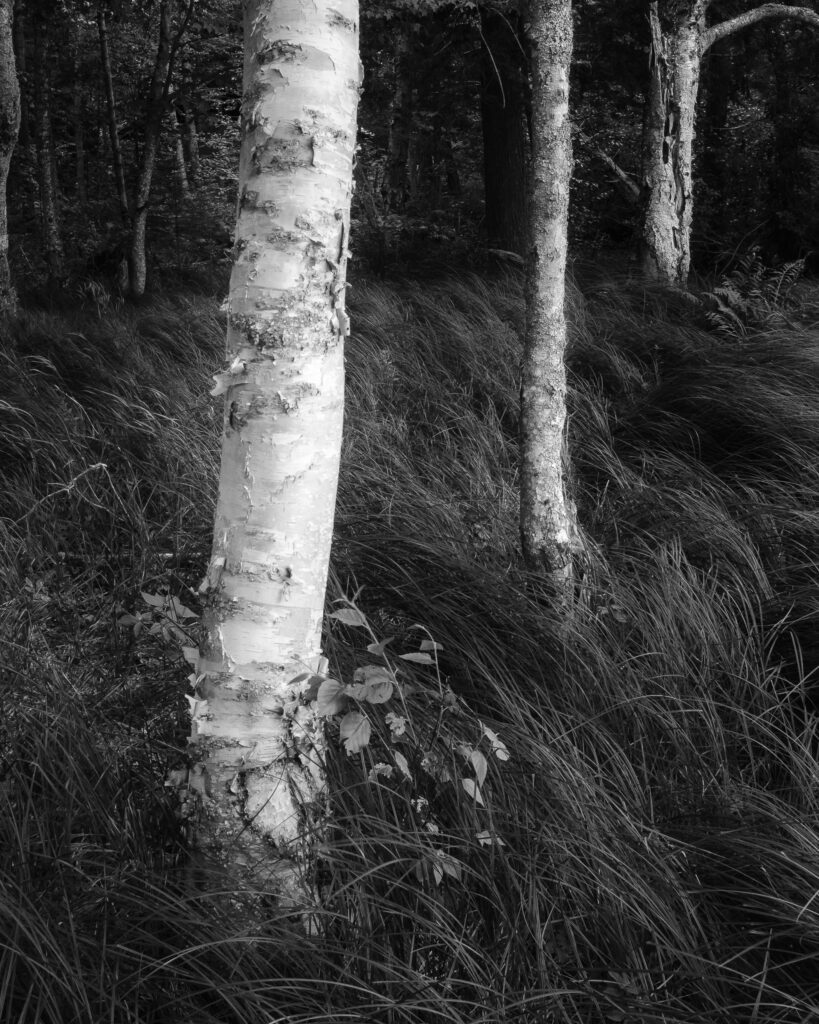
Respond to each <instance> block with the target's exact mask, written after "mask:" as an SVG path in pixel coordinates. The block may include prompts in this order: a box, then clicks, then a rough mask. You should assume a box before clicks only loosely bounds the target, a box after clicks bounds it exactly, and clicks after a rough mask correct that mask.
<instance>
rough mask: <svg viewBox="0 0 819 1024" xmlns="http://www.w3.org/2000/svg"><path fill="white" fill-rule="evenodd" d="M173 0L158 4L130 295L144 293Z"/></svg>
mask: <svg viewBox="0 0 819 1024" xmlns="http://www.w3.org/2000/svg"><path fill="white" fill-rule="evenodd" d="M172 6H173V0H162V3H161V4H160V7H159V43H158V45H157V50H156V60H155V61H154V70H153V74H152V76H151V85H150V89H149V92H148V103H147V107H146V118H145V136H144V139H143V148H142V160H141V162H140V166H139V175H138V177H137V184H136V190H135V193H134V213H133V223H132V227H131V252H130V271H131V282H130V291H131V295H133V296H134V297H135V298H139V297H140V296H141V295H144V294H145V286H146V283H147V277H148V274H147V266H146V259H145V233H146V229H147V225H148V201H149V200H150V197H151V182H152V180H153V174H154V165H155V164H156V152H157V148H158V146H159V136H160V132H161V128H162V117H163V114H164V108H165V101H166V97H167V92H168V88H169V85H170V74H171V9H172Z"/></svg>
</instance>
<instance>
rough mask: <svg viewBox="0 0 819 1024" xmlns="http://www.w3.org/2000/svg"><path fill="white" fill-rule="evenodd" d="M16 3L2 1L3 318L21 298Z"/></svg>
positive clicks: (0, 264)
mask: <svg viewBox="0 0 819 1024" xmlns="http://www.w3.org/2000/svg"><path fill="white" fill-rule="evenodd" d="M12 11H13V4H12V0H0V316H2V315H4V314H6V313H13V312H14V310H15V308H16V306H17V296H16V294H15V291H14V285H13V284H12V281H11V271H10V270H9V228H8V209H7V206H6V184H7V182H8V177H9V164H10V163H11V154H12V153H13V152H14V145H15V143H16V142H17V132H18V130H19V128H20V88H19V86H18V84H17V72H16V69H15V65H14V43H13V34H12V33H13V28H12V26H13V16H12Z"/></svg>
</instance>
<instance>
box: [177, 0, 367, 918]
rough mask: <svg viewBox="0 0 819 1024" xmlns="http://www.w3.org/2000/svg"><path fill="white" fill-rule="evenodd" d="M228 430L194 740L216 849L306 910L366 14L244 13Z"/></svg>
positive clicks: (284, 3)
mask: <svg viewBox="0 0 819 1024" xmlns="http://www.w3.org/2000/svg"><path fill="white" fill-rule="evenodd" d="M244 32H245V61H244V81H243V100H242V144H241V159H240V167H239V210H238V219H237V226H236V242H235V248H234V265H233V271H232V275H231V281H230V293H229V302H228V306H229V312H228V333H227V363H226V369H225V370H224V372H223V373H221V374H220V375H218V376H217V378H216V379H217V386H216V388H215V389H214V393H218V392H220V391H222V390H223V391H224V393H225V407H226V415H225V422H224V433H223V437H222V463H221V475H220V480H219V499H218V506H217V510H216V523H215V530H214V543H213V556H212V558H211V561H210V567H209V572H208V577H207V579H206V581H205V583H203V589H204V590H205V591H207V592H208V593H209V611H208V612H207V615H206V625H207V641H206V643H205V644H204V646H203V649H202V653H201V656H200V661H199V665H198V670H197V675H196V682H195V689H194V695H193V697H192V698H191V706H192V715H191V718H192V737H191V738H192V743H193V751H194V757H195V760H196V764H195V766H194V769H193V772H194V774H195V777H196V778H197V779H199V780H201V785H200V792H202V793H203V806H202V818H201V822H200V824H199V833H198V834H199V840H200V845H201V846H203V847H204V848H206V849H208V850H210V852H211V854H212V855H213V856H214V857H215V858H216V859H217V860H219V861H221V862H223V863H225V864H227V865H232V866H233V868H234V870H236V869H239V870H241V869H246V870H247V871H248V872H250V873H251V874H252V875H253V877H254V879H255V883H256V884H257V885H265V886H275V887H276V889H277V890H278V891H279V892H280V894H281V898H282V900H283V901H285V902H288V901H289V902H291V903H301V902H303V900H302V896H303V893H304V886H305V885H307V884H308V883H306V882H305V873H304V872H305V857H306V856H307V852H308V849H309V844H310V836H309V829H310V827H311V822H313V823H316V822H318V823H319V825H320V822H321V816H322V814H323V804H324V797H323V783H322V778H323V771H322V756H321V751H322V731H321V726H320V721H319V720H318V719H317V717H316V715H315V713H314V709H313V706H311V703H310V701H308V700H307V699H306V698H305V697H304V690H305V687H306V686H307V680H308V677H309V676H310V675H311V674H314V673H320V672H322V670H323V668H324V666H325V664H326V663H325V662H324V659H323V657H322V653H321V632H322V620H323V609H324V593H325V585H326V579H327V572H328V564H329V555H330V542H331V539H332V533H333V517H334V511H335V496H336V482H337V475H338V464H339V457H340V450H341V430H342V419H343V401H344V363H343V358H344V357H343V350H344V338H345V335H346V334H347V333H348V329H347V316H346V313H345V306H344V289H345V279H346V263H347V255H348V252H347V244H348V231H349V217H350V214H349V210H350V197H351V192H352V166H353V154H354V150H355V133H356V109H357V103H358V92H359V87H360V80H361V79H360V70H359V69H360V65H359V60H358V5H357V2H356V0H317V2H316V3H315V4H309V5H306V4H304V3H302V2H301V0H275V2H272V0H246V2H245V7H244Z"/></svg>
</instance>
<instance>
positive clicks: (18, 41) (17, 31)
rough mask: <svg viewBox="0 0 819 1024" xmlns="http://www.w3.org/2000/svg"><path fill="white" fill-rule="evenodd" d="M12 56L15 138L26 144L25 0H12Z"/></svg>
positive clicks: (27, 118)
mask: <svg viewBox="0 0 819 1024" xmlns="http://www.w3.org/2000/svg"><path fill="white" fill-rule="evenodd" d="M14 58H15V61H16V63H17V82H18V86H19V92H20V131H19V132H18V135H17V140H18V142H19V144H20V145H21V146H27V145H28V144H29V141H30V138H31V131H30V129H29V115H28V104H27V103H26V85H27V83H28V62H27V61H26V5H25V0H14Z"/></svg>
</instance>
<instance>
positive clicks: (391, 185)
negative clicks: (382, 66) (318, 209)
mask: <svg viewBox="0 0 819 1024" xmlns="http://www.w3.org/2000/svg"><path fill="white" fill-rule="evenodd" d="M394 60H395V76H394V87H393V99H392V117H391V119H390V134H389V139H388V141H387V180H386V189H385V191H386V195H385V199H386V200H387V203H388V205H389V206H390V208H391V209H394V210H400V209H401V208H402V207H403V205H404V203H405V202H406V201H407V197H408V194H409V180H408V179H409V168H408V163H409V156H410V140H411V136H412V107H413V103H412V100H413V95H412V77H413V76H412V71H413V52H412V28H411V26H410V25H409V24H407V23H402V24H401V25H400V26H398V28H397V30H396V35H395V50H394Z"/></svg>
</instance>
